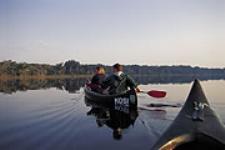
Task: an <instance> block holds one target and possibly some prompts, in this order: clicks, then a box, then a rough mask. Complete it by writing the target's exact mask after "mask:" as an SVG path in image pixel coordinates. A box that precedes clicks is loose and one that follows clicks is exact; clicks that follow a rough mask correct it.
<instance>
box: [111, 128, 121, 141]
mask: <svg viewBox="0 0 225 150" xmlns="http://www.w3.org/2000/svg"><path fill="white" fill-rule="evenodd" d="M122 135H123V134H122V129H121V128H117V129H114V130H113V138H114V139H115V140H120V139H121V138H122Z"/></svg>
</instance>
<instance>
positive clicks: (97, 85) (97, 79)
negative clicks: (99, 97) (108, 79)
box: [90, 66, 105, 93]
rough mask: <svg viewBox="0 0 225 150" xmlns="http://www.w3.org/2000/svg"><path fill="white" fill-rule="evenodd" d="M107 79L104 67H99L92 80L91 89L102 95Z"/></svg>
mask: <svg viewBox="0 0 225 150" xmlns="http://www.w3.org/2000/svg"><path fill="white" fill-rule="evenodd" d="M104 79H105V69H104V67H103V66H97V67H96V69H95V75H94V76H93V77H92V79H91V84H90V86H91V89H92V90H93V91H95V92H98V93H102V91H103V89H102V83H103V81H104Z"/></svg>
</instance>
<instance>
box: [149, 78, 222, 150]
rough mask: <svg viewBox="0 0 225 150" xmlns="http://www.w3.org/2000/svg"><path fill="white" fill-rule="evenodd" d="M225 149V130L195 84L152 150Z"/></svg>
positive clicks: (199, 87)
mask: <svg viewBox="0 0 225 150" xmlns="http://www.w3.org/2000/svg"><path fill="white" fill-rule="evenodd" d="M196 148H197V149H202V148H203V149H217V150H224V149H225V128H224V125H223V123H222V121H221V120H220V119H219V117H218V116H217V115H216V113H215V112H214V111H213V110H212V109H211V107H210V104H209V102H208V100H207V98H206V96H205V94H204V92H203V90H202V87H201V85H200V83H199V81H198V80H195V81H194V84H193V86H192V88H191V91H190V94H189V96H188V98H187V100H186V102H185V104H184V106H183V107H182V109H181V111H180V112H179V114H178V115H177V117H176V118H175V120H174V121H173V123H172V124H171V125H170V127H169V128H168V129H167V130H166V132H165V133H164V134H163V135H162V136H161V137H160V138H159V140H158V141H157V142H156V144H155V145H154V146H153V147H152V148H151V149H154V150H158V149H160V150H173V149H176V150H179V149H196Z"/></svg>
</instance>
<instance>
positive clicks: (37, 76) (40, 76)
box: [0, 74, 92, 81]
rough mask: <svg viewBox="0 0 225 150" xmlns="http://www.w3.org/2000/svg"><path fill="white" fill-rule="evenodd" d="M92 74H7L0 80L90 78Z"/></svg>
mask: <svg viewBox="0 0 225 150" xmlns="http://www.w3.org/2000/svg"><path fill="white" fill-rule="evenodd" d="M91 76H92V75H91V74H87V75H82V74H79V75H34V76H28V75H26V76H9V75H2V76H0V80H3V81H4V80H54V79H79V78H90V77H91Z"/></svg>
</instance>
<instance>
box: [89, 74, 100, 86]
mask: <svg viewBox="0 0 225 150" xmlns="http://www.w3.org/2000/svg"><path fill="white" fill-rule="evenodd" d="M98 81H99V78H98V76H97V75H94V76H93V77H92V79H91V83H92V84H98Z"/></svg>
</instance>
